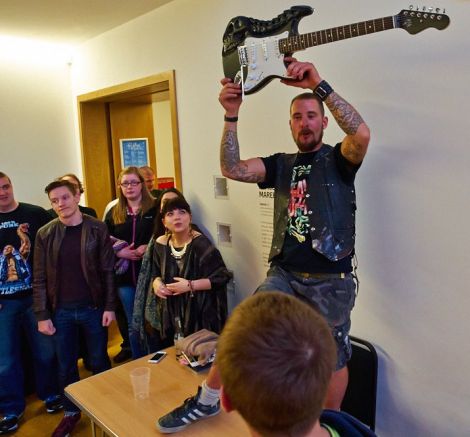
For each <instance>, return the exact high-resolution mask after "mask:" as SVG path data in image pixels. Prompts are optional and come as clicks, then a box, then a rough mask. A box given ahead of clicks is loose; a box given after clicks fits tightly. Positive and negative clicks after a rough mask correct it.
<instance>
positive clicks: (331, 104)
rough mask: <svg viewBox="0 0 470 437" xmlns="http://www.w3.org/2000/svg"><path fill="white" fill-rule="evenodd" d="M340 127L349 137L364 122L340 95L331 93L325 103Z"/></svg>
mask: <svg viewBox="0 0 470 437" xmlns="http://www.w3.org/2000/svg"><path fill="white" fill-rule="evenodd" d="M325 103H326V106H328V109H329V110H330V111H331V113H332V114H333V117H334V118H335V120H336V122H337V123H338V125H339V127H340V128H341V129H342V130H343V131H344V132H345V133H346V134H348V135H354V134H355V133H356V132H357V129H358V128H359V125H360V124H361V123H364V120H363V119H362V117H361V116H360V115H359V113H358V112H357V111H356V110H355V109H354V108H353V107H352V106H351V105H350V104H349V103H348V102H346V100H344V99H343V98H342V97H341V96H340V95H339V94H337V93H335V92H333V93H331V94H330V95H329V96H328V98H327V99H326V101H325Z"/></svg>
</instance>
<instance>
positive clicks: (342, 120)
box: [282, 57, 370, 164]
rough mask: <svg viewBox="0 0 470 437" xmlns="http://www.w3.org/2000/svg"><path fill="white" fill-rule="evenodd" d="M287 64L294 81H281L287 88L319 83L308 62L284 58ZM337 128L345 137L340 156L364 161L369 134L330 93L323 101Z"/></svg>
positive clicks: (356, 116)
mask: <svg viewBox="0 0 470 437" xmlns="http://www.w3.org/2000/svg"><path fill="white" fill-rule="evenodd" d="M284 60H285V61H287V62H289V66H288V67H287V75H288V76H289V77H290V78H291V79H295V80H283V81H282V82H283V83H284V84H286V85H289V86H294V87H298V88H305V89H311V90H312V91H313V90H314V89H315V87H316V86H317V85H318V84H319V83H320V82H321V80H322V79H321V77H320V75H319V73H318V71H317V69H316V68H315V67H314V66H313V64H311V63H310V62H298V61H297V60H296V59H295V58H287V57H286V58H284ZM325 103H326V106H327V107H328V109H329V110H330V111H331V114H332V115H333V117H334V118H335V120H336V122H337V123H338V125H339V127H340V128H341V129H342V130H343V131H344V133H345V134H346V136H345V137H344V139H343V141H342V143H341V153H342V155H343V156H344V157H345V158H346V159H347V160H348V161H349V162H352V163H353V164H359V163H361V162H362V160H363V159H364V156H365V154H366V152H367V146H368V145H369V139H370V132H369V128H368V127H367V125H366V123H365V122H364V120H363V119H362V117H361V116H360V115H359V113H358V112H357V111H356V110H355V109H354V107H353V106H352V105H350V104H349V103H348V102H347V101H346V100H344V99H343V98H342V97H341V96H340V95H339V94H338V93H335V92H332V93H331V94H330V95H329V96H328V97H327V98H326V100H325Z"/></svg>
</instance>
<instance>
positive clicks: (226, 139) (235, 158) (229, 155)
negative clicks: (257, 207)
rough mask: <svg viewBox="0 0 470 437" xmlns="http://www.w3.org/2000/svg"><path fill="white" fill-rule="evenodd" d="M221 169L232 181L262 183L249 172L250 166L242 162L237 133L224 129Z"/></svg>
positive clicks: (256, 176) (221, 145) (254, 174)
mask: <svg viewBox="0 0 470 437" xmlns="http://www.w3.org/2000/svg"><path fill="white" fill-rule="evenodd" d="M220 167H221V169H222V171H224V172H225V173H226V174H227V176H228V177H229V178H230V179H235V180H237V181H242V182H260V181H261V179H262V178H260V176H259V175H257V174H256V173H250V172H249V171H248V165H247V164H246V163H244V162H242V161H240V147H239V145H238V137H237V132H236V131H234V130H230V129H227V128H224V131H223V133H222V141H221V143H220Z"/></svg>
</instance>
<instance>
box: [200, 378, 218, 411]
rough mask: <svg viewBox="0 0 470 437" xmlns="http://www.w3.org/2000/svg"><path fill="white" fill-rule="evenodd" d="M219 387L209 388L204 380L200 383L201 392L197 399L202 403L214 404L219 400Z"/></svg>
mask: <svg viewBox="0 0 470 437" xmlns="http://www.w3.org/2000/svg"><path fill="white" fill-rule="evenodd" d="M219 396H220V389H216V388H210V387H209V386H208V385H207V383H206V380H204V382H203V383H202V384H201V393H199V399H198V400H197V401H198V402H199V403H200V404H202V405H215V404H216V403H217V402H218V401H219Z"/></svg>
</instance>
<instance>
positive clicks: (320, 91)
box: [313, 80, 333, 102]
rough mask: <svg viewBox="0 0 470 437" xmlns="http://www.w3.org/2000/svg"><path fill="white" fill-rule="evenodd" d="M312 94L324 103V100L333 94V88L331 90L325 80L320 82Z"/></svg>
mask: <svg viewBox="0 0 470 437" xmlns="http://www.w3.org/2000/svg"><path fill="white" fill-rule="evenodd" d="M313 92H314V93H315V94H316V95H317V96H318V97H320V99H321V100H322V101H323V102H324V101H325V100H326V98H327V97H328V96H329V95H330V94H331V93H332V92H333V88H331V86H330V84H329V83H328V82H327V81H326V80H322V81H321V82H320V83H319V84H318V85H317V86H316V87H315V89H314V90H313Z"/></svg>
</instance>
